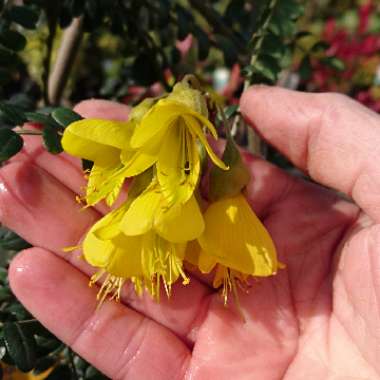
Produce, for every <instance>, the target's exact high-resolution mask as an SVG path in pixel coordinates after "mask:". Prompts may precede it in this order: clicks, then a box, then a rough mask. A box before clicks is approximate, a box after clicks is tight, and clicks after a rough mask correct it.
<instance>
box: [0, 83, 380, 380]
mask: <svg viewBox="0 0 380 380" xmlns="http://www.w3.org/2000/svg"><path fill="white" fill-rule="evenodd" d="M241 109H242V113H243V115H244V116H245V118H246V119H247V120H248V121H249V122H250V123H251V124H252V125H253V124H254V125H255V128H256V129H257V130H258V131H259V133H260V134H261V135H262V136H263V137H264V138H265V139H266V140H267V141H268V142H269V143H270V144H272V145H274V146H276V147H277V148H278V149H279V150H280V151H282V152H283V153H284V154H285V155H286V156H287V157H288V158H289V159H290V160H291V161H292V162H293V163H294V164H295V165H296V166H297V167H298V168H300V169H301V170H302V171H304V172H307V173H308V174H309V175H310V176H311V177H312V178H313V179H314V181H315V182H319V183H321V184H323V185H325V186H326V187H322V186H320V185H318V184H312V183H310V182H305V181H304V180H302V179H300V178H296V177H293V176H291V175H289V174H286V173H284V172H283V171H281V170H279V169H277V168H276V167H274V166H272V165H270V164H268V163H266V162H263V161H261V160H259V159H257V158H253V157H251V156H249V155H248V154H246V155H245V157H246V160H247V161H248V164H249V167H250V169H251V172H252V178H253V180H252V183H251V184H250V186H249V188H248V189H247V197H248V199H249V201H250V203H251V205H252V208H253V209H254V210H255V211H256V213H257V214H258V215H259V217H260V218H261V219H262V220H263V222H264V224H265V225H266V227H267V228H268V230H269V231H270V233H271V235H272V236H273V239H274V241H275V243H276V245H277V248H278V252H279V257H280V259H281V261H282V262H284V263H285V264H286V269H284V270H281V271H280V272H279V273H278V275H277V276H274V277H271V278H264V279H260V280H258V281H253V282H252V287H251V289H250V291H249V293H247V294H246V293H241V294H240V303H241V308H242V312H243V314H244V316H245V319H246V322H245V323H244V322H243V321H242V319H241V318H240V317H239V315H238V313H237V312H236V310H235V309H234V306H233V305H231V306H230V307H229V308H225V307H224V306H223V303H222V300H221V298H220V296H219V295H218V293H216V292H215V291H214V290H213V289H211V287H210V286H209V285H208V284H209V280H210V279H209V278H204V277H202V276H200V275H199V274H194V275H193V276H192V279H191V283H190V285H188V286H187V287H182V286H178V287H175V289H174V295H173V297H172V299H171V300H169V301H168V300H166V299H165V298H162V302H161V303H160V304H157V303H155V302H153V301H152V300H150V299H149V298H148V297H143V298H142V299H140V298H138V297H136V296H135V295H134V294H133V292H132V291H131V289H128V288H126V289H124V293H123V297H122V302H121V303H119V304H117V303H114V302H106V303H105V304H104V306H103V307H102V308H101V309H100V310H98V311H97V312H96V311H95V309H96V300H95V295H96V292H97V289H96V288H89V287H88V285H87V284H88V274H90V273H92V269H91V268H89V267H88V266H87V265H86V264H85V263H84V262H83V261H82V260H81V259H79V258H78V255H79V253H77V254H68V253H62V250H61V249H62V247H65V246H69V245H74V244H76V243H77V242H79V241H80V240H81V238H82V236H83V234H84V233H85V231H86V230H87V229H88V227H89V226H90V225H91V224H92V223H93V222H94V221H95V220H96V219H97V218H99V217H100V215H101V214H102V213H104V212H105V211H106V209H105V207H104V206H98V207H97V208H93V209H86V210H82V211H79V209H80V206H79V205H77V204H76V202H75V200H74V196H75V193H77V192H79V191H80V187H81V186H83V185H84V180H83V177H82V174H81V170H80V166H79V162H78V160H76V159H73V158H70V157H67V156H65V155H60V156H54V157H52V156H51V155H49V154H48V153H46V152H45V151H44V150H43V149H42V148H41V147H40V145H39V144H40V142H39V139H38V137H37V138H36V137H34V136H29V137H27V139H26V147H25V149H24V152H23V153H21V154H19V155H18V156H17V157H15V158H14V159H13V160H12V161H11V162H10V163H9V164H7V165H6V166H5V167H3V168H2V169H1V171H0V176H1V184H0V210H1V221H2V222H3V223H4V224H5V225H7V226H9V227H10V228H12V229H13V230H15V231H16V232H17V233H19V234H20V235H21V236H23V237H24V238H26V239H27V240H28V241H29V242H31V243H32V244H33V245H34V246H35V247H34V248H31V249H28V250H26V251H24V252H21V253H20V254H19V255H18V256H17V257H16V258H15V259H14V260H13V262H12V265H11V267H10V281H11V286H12V289H13V290H14V292H15V294H16V295H17V297H19V299H20V300H21V302H23V304H24V305H25V306H26V307H27V308H28V310H30V312H31V313H32V314H33V315H35V316H36V317H37V318H38V319H39V320H40V321H41V322H42V323H43V324H44V325H45V326H46V327H47V328H48V329H50V330H51V331H52V332H53V333H54V334H56V335H57V336H58V337H59V338H61V339H62V340H63V341H64V342H66V343H67V344H69V345H70V346H72V348H73V349H74V350H75V351H76V352H78V353H79V354H80V355H82V356H83V357H84V358H85V359H87V360H88V361H90V362H91V363H92V364H93V365H94V366H96V367H97V368H99V369H100V370H101V371H103V372H104V373H105V374H106V375H107V376H109V377H111V378H113V379H157V380H159V379H163V380H166V379H195V380H198V379H239V380H240V379H262V380H271V379H286V380H305V379H307V380H308V379H311V380H314V379H316V380H320V379H334V380H335V379H340V380H348V379H356V380H359V379H371V380H372V379H378V378H380V376H379V374H380V360H379V359H380V318H379V307H380V301H379V299H380V298H379V297H380V227H379V226H378V225H377V223H378V222H379V221H380V190H379V189H380V165H379V162H378V161H377V160H378V159H379V158H380V148H379V147H380V117H379V116H378V115H376V114H374V113H371V112H370V111H369V110H367V109H365V108H363V107H362V106H360V105H359V104H357V103H355V102H354V101H352V100H349V99H348V98H345V97H343V96H340V95H335V94H319V95H315V94H302V93H297V92H291V91H288V90H283V89H276V88H268V87H254V88H251V89H250V90H248V91H247V92H246V93H245V94H244V95H243V97H242V99H241ZM76 110H77V111H78V112H80V113H81V114H82V115H83V116H85V117H103V118H113V119H119V120H120V119H125V118H126V114H127V112H128V110H127V108H126V107H125V106H122V105H117V104H114V103H109V102H105V101H97V100H91V101H85V102H82V103H81V104H79V105H78V106H77V108H76ZM327 187H330V188H333V189H336V190H339V191H340V192H341V193H345V194H346V195H347V196H339V195H337V192H335V191H332V190H329V189H327ZM349 198H352V199H353V200H354V201H353V202H351V201H349V200H348V199H349Z"/></svg>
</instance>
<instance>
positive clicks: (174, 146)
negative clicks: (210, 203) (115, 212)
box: [122, 83, 228, 206]
mask: <svg viewBox="0 0 380 380" xmlns="http://www.w3.org/2000/svg"><path fill="white" fill-rule="evenodd" d="M204 128H206V129H207V130H208V131H209V132H210V133H211V135H212V136H213V137H214V138H215V139H216V138H217V133H216V130H215V128H214V126H213V125H212V123H211V122H210V121H209V120H208V118H207V107H206V101H205V99H204V96H203V95H202V94H201V93H200V92H199V91H198V90H195V89H192V88H190V87H189V86H188V85H187V84H185V83H179V84H177V85H176V86H175V88H174V90H173V92H172V93H171V94H170V95H169V96H167V97H166V98H164V99H161V100H159V101H158V102H157V103H156V104H155V105H154V106H153V107H152V108H151V109H150V110H149V111H148V112H147V113H146V114H145V115H144V117H143V118H142V119H141V121H140V123H138V124H137V125H136V128H135V131H134V133H133V136H132V138H131V147H132V148H133V149H135V150H136V152H137V153H136V154H133V155H131V154H125V155H123V156H122V161H123V164H124V165H125V166H126V167H131V166H132V165H133V164H134V162H135V161H136V160H138V159H140V157H139V155H144V157H151V158H152V161H154V162H155V166H156V169H157V178H158V182H159V184H160V186H161V188H162V193H163V195H164V197H165V199H166V201H167V202H168V204H169V206H171V205H174V204H175V203H182V204H183V203H185V202H186V201H187V200H188V199H189V198H190V197H191V196H192V194H193V192H194V189H195V187H196V186H197V184H198V180H199V176H200V165H201V163H200V153H199V147H198V145H197V144H198V142H200V143H201V144H202V145H203V146H204V148H205V149H206V151H207V152H208V154H209V156H210V158H211V160H212V161H213V162H214V163H215V164H216V165H217V166H219V167H220V168H223V169H228V168H227V166H226V165H225V164H224V163H223V161H221V160H220V159H219V158H218V157H217V155H216V154H215V153H214V152H213V150H212V148H211V147H210V145H209V143H208V141H207V138H206V135H205V132H204ZM147 165H148V161H147V160H146V162H145V166H143V165H142V166H141V168H140V169H141V170H145V169H146V167H147ZM128 174H131V173H128Z"/></svg>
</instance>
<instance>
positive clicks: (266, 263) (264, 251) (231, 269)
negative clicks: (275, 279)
mask: <svg viewBox="0 0 380 380" xmlns="http://www.w3.org/2000/svg"><path fill="white" fill-rule="evenodd" d="M204 219H205V230H204V232H203V234H202V235H201V236H200V237H199V238H198V243H199V246H200V249H197V247H196V244H195V243H193V244H192V245H191V247H189V249H188V252H187V254H186V259H187V260H188V261H189V262H190V263H192V264H194V265H196V266H198V268H199V269H200V270H201V271H202V272H203V273H209V272H210V271H211V270H212V269H214V267H215V266H216V267H217V272H216V276H215V279H214V286H215V287H218V286H220V285H221V284H223V292H224V293H226V287H227V288H229V289H231V288H232V287H233V282H234V279H236V278H237V279H238V280H240V281H243V282H244V281H245V279H246V278H247V277H248V276H258V277H265V276H271V275H274V274H276V272H277V270H278V269H279V268H281V267H282V264H281V263H279V262H278V260H277V254H276V248H275V245H274V243H273V241H272V239H271V237H270V235H269V233H268V231H267V230H266V229H265V227H264V226H263V224H262V223H261V222H260V220H259V219H258V218H257V216H256V215H255V213H254V212H253V211H252V209H251V207H250V206H249V204H248V202H247V201H246V199H245V197H244V196H243V195H242V194H239V195H237V196H235V197H230V198H223V199H221V200H218V201H216V202H214V203H212V204H211V205H210V206H209V207H208V209H207V210H206V212H205V214H204Z"/></svg>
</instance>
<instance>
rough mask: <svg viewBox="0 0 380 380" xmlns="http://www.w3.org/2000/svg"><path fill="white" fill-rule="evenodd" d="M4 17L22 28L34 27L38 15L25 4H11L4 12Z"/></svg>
mask: <svg viewBox="0 0 380 380" xmlns="http://www.w3.org/2000/svg"><path fill="white" fill-rule="evenodd" d="M5 18H6V19H8V20H10V21H13V22H15V23H17V24H19V25H21V26H23V27H24V28H27V29H34V28H35V27H36V24H37V21H38V18H39V15H38V13H37V12H36V11H34V10H33V9H31V8H29V7H27V6H13V7H12V8H10V9H9V10H8V11H7V12H6V13H5Z"/></svg>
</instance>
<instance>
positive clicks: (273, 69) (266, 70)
mask: <svg viewBox="0 0 380 380" xmlns="http://www.w3.org/2000/svg"><path fill="white" fill-rule="evenodd" d="M254 69H255V71H256V72H257V73H259V74H260V75H262V76H263V77H264V78H266V79H268V80H269V81H271V82H275V81H276V80H277V76H278V73H279V72H280V71H281V67H280V66H279V64H278V62H277V60H276V59H275V58H273V57H271V56H269V55H263V56H260V57H259V59H258V60H257V61H256V62H255V64H254Z"/></svg>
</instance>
